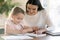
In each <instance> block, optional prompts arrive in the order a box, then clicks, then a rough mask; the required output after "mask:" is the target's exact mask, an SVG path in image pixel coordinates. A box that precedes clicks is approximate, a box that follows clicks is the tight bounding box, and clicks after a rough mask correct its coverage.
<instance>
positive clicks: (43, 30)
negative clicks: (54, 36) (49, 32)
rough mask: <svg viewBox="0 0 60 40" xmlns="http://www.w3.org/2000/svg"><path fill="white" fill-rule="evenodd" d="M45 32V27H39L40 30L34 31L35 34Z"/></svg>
mask: <svg viewBox="0 0 60 40" xmlns="http://www.w3.org/2000/svg"><path fill="white" fill-rule="evenodd" d="M45 32H46V30H45V29H41V30H38V31H36V32H35V33H36V34H42V33H45Z"/></svg>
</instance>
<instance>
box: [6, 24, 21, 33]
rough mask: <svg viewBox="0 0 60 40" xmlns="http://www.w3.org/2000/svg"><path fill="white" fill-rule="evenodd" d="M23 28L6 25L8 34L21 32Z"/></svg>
mask: <svg viewBox="0 0 60 40" xmlns="http://www.w3.org/2000/svg"><path fill="white" fill-rule="evenodd" d="M21 31H22V30H17V29H14V30H13V29H12V28H10V26H9V25H6V34H20V33H21Z"/></svg>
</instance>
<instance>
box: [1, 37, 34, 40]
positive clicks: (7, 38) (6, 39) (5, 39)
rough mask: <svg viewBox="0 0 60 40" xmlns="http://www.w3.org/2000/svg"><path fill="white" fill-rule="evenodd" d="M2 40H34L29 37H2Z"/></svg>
mask: <svg viewBox="0 0 60 40" xmlns="http://www.w3.org/2000/svg"><path fill="white" fill-rule="evenodd" d="M1 38H3V39H4V40H13V39H14V40H15V39H16V40H18V39H33V38H32V37H29V36H1Z"/></svg>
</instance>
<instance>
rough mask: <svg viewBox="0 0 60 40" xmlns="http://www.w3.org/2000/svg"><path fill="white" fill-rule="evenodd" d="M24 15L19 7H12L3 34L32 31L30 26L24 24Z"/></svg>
mask: <svg viewBox="0 0 60 40" xmlns="http://www.w3.org/2000/svg"><path fill="white" fill-rule="evenodd" d="M24 15H25V14H24V11H23V10H22V9H21V8H19V7H15V8H13V9H12V11H11V13H10V15H9V17H8V20H7V21H6V23H5V34H20V33H27V32H32V31H33V30H32V28H29V27H27V26H25V25H24V22H23V18H24Z"/></svg>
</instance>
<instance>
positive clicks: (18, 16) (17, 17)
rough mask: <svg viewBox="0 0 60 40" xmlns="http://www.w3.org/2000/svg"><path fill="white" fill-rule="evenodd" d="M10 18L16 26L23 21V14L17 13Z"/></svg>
mask: <svg viewBox="0 0 60 40" xmlns="http://www.w3.org/2000/svg"><path fill="white" fill-rule="evenodd" d="M12 18H13V21H14V23H16V24H18V23H20V22H21V21H22V20H23V18H24V14H22V13H18V14H16V15H13V16H12Z"/></svg>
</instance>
